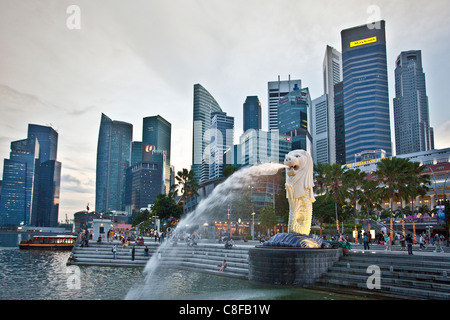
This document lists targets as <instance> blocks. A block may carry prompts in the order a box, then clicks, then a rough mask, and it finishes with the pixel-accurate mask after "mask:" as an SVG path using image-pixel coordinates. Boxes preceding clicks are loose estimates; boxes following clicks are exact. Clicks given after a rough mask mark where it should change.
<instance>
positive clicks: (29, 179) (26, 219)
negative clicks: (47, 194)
mask: <svg viewBox="0 0 450 320" xmlns="http://www.w3.org/2000/svg"><path fill="white" fill-rule="evenodd" d="M38 170H39V142H38V141H37V139H36V138H30V139H23V140H18V141H13V142H11V152H10V157H9V159H4V162H3V181H2V193H1V200H0V224H1V225H2V226H18V225H20V224H24V225H29V224H31V217H32V214H33V208H34V209H35V210H36V207H37V204H36V202H37V200H38V199H37V198H36V197H35V193H34V191H35V184H37V181H35V173H36V171H38ZM35 210H34V211H35Z"/></svg>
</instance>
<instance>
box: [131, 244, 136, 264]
mask: <svg viewBox="0 0 450 320" xmlns="http://www.w3.org/2000/svg"><path fill="white" fill-rule="evenodd" d="M135 253H136V248H135V246H134V245H133V248H132V249H131V261H134V254H135Z"/></svg>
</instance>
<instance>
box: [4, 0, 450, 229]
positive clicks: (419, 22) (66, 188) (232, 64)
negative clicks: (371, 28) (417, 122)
mask: <svg viewBox="0 0 450 320" xmlns="http://www.w3.org/2000/svg"><path fill="white" fill-rule="evenodd" d="M422 3H423V1H422V2H420V1H396V2H395V3H390V2H389V1H358V0H346V1H340V2H336V1H330V0H321V1H295V0H277V1H275V2H274V1H254V0H246V1H245V2H242V1H235V0H232V1H227V2H226V3H222V2H220V1H215V0H209V1H181V0H176V1H172V2H170V4H169V3H165V2H163V1H130V2H127V4H126V5H125V4H123V3H121V2H120V1H114V2H111V1H108V2H106V1H97V2H95V3H90V2H89V1H76V3H75V4H76V5H78V6H79V8H80V18H81V24H80V29H76V30H70V29H68V28H67V25H66V21H67V19H68V18H69V16H70V14H68V13H67V12H66V10H67V8H68V7H69V6H70V5H71V4H74V3H73V2H69V1H43V2H39V3H35V2H33V1H29V0H28V1H21V2H16V1H10V0H3V1H2V2H1V3H0V18H1V19H0V27H1V28H0V30H1V31H0V48H1V49H2V58H1V59H0V108H1V109H0V110H2V113H3V115H2V117H1V119H0V123H1V126H0V127H1V129H0V130H1V133H0V158H1V159H2V161H3V159H5V158H8V156H9V152H10V148H9V146H10V143H11V141H15V140H19V139H21V138H22V137H23V136H24V133H25V132H26V128H27V127H28V124H29V123H33V124H39V125H49V124H52V126H53V127H54V129H55V130H57V131H58V133H59V142H58V161H60V162H61V163H62V169H61V195H60V210H59V213H60V214H59V220H60V221H61V220H63V219H64V218H65V214H67V215H68V216H69V218H71V216H72V215H73V213H74V212H76V211H79V210H83V209H85V208H86V204H87V203H89V204H90V207H91V208H94V205H95V167H96V151H97V141H98V133H99V125H100V118H101V113H102V112H103V113H105V114H106V115H107V116H108V117H110V118H111V119H115V120H118V121H124V122H129V123H131V124H133V137H134V139H133V140H134V141H139V140H140V137H141V135H142V119H143V118H145V117H149V116H156V115H161V116H162V117H163V118H164V119H166V120H167V121H169V122H170V123H171V124H172V146H171V155H172V156H171V164H172V165H174V166H175V170H176V172H177V171H179V170H181V169H182V168H188V169H189V168H190V166H191V162H192V116H193V115H192V113H193V87H194V84H197V83H199V84H201V85H202V86H204V87H205V89H206V90H208V91H209V92H210V93H211V95H212V96H213V97H214V98H215V99H216V100H217V102H218V104H219V105H220V107H221V108H222V110H223V111H224V112H226V113H227V114H228V115H229V116H232V117H234V118H235V141H234V142H235V143H238V137H239V136H240V135H241V134H242V127H243V125H242V122H243V110H242V106H243V103H244V102H245V99H246V97H247V96H258V98H259V100H260V101H261V107H262V129H263V130H267V129H268V101H267V83H268V82H270V81H276V80H277V77H278V75H280V77H281V80H287V78H288V75H290V76H291V79H301V80H302V87H308V88H309V91H310V93H311V99H315V98H317V97H319V96H321V95H322V94H323V79H322V62H323V58H324V54H325V49H326V46H327V45H330V46H332V47H333V48H335V49H337V50H338V51H340V52H342V48H341V44H340V42H341V34H340V32H341V31H342V30H344V29H347V28H351V27H355V26H359V25H362V24H365V23H367V22H368V20H369V19H371V18H373V19H372V20H385V21H386V38H387V39H386V42H387V61H388V83H389V106H390V117H391V136H392V144H393V146H395V140H394V136H395V134H394V121H393V98H394V96H395V91H394V84H395V83H394V69H395V60H396V58H397V56H398V55H399V54H400V52H402V51H408V50H421V51H422V59H423V70H424V73H425V77H426V88H427V95H428V98H429V108H430V125H431V126H432V127H433V128H434V133H435V148H436V149H440V148H446V147H449V146H450V119H449V117H448V116H447V117H446V116H445V115H446V114H448V111H447V113H446V111H445V110H446V101H448V100H449V99H448V96H449V94H450V93H449V92H448V90H445V87H444V85H443V84H444V83H445V80H446V75H447V73H449V72H450V66H449V65H448V64H446V59H445V55H444V53H445V52H447V49H448V47H449V44H448V43H446V41H445V39H447V38H448V36H449V35H450V26H448V25H447V24H446V23H445V21H446V17H447V16H448V15H449V14H450V6H449V5H446V1H433V2H431V4H429V3H427V4H426V5H422ZM412 4H415V5H412ZM372 5H375V6H378V8H379V9H380V15H379V16H376V17H375V16H374V15H376V10H375V11H370V12H368V11H367V10H368V9H370V8H372V9H373V7H371V6H372ZM174 8H176V9H174ZM305 9H306V10H305ZM305 11H307V12H306V13H305ZM441 83H442V84H441ZM0 170H2V171H1V173H3V166H1V169H0Z"/></svg>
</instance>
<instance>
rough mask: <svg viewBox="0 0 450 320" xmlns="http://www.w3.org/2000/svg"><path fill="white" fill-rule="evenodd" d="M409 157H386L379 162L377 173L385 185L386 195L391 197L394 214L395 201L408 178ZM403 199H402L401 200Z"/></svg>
mask: <svg viewBox="0 0 450 320" xmlns="http://www.w3.org/2000/svg"><path fill="white" fill-rule="evenodd" d="M408 161H409V160H408V159H403V158H384V159H381V160H380V162H378V163H377V170H376V171H375V174H376V175H377V176H378V178H379V180H380V182H381V183H382V184H383V185H384V190H385V197H386V198H388V199H389V209H390V211H391V215H392V213H393V212H392V208H393V205H392V204H393V201H394V197H395V195H396V194H399V189H400V196H401V193H402V190H403V185H404V184H405V182H406V179H407V174H406V173H407V167H408V165H407V162H408ZM400 201H401V200H400Z"/></svg>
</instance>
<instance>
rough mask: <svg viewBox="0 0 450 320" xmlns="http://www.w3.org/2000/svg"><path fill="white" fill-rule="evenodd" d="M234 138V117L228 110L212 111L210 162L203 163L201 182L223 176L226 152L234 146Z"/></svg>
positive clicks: (209, 146)
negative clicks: (227, 112) (228, 114)
mask: <svg viewBox="0 0 450 320" xmlns="http://www.w3.org/2000/svg"><path fill="white" fill-rule="evenodd" d="M233 140H234V117H230V116H227V114H226V112H213V113H211V126H210V144H209V145H208V147H207V148H209V153H210V157H209V161H208V163H204V164H202V171H201V178H200V183H203V182H206V181H208V180H217V179H220V178H221V177H222V170H223V168H224V160H223V158H224V153H225V151H226V150H227V149H228V148H230V147H232V146H233ZM204 165H205V166H207V168H204V167H203V166H204Z"/></svg>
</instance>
